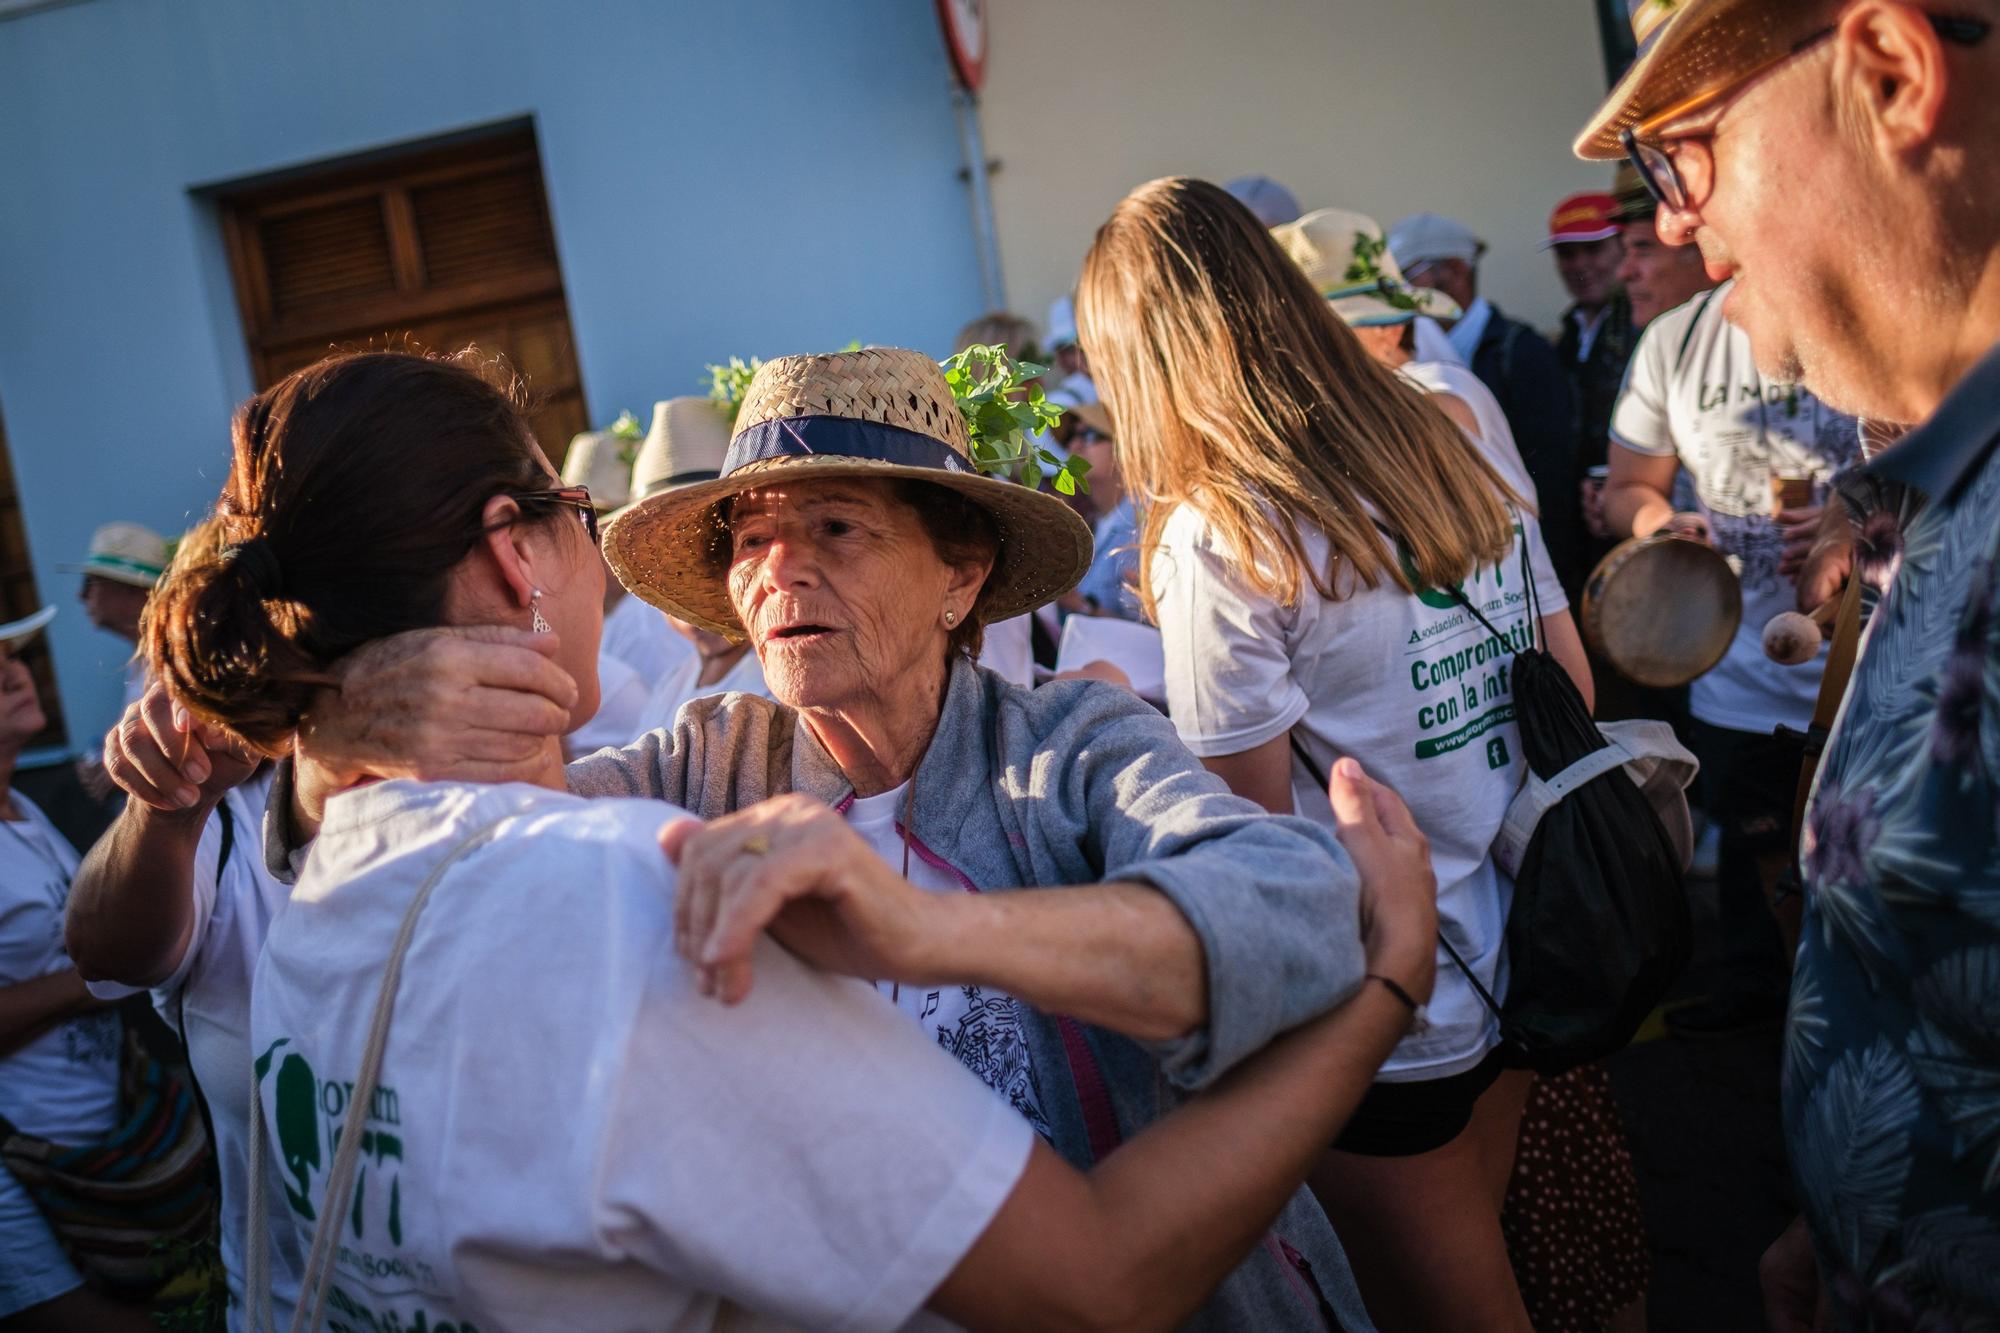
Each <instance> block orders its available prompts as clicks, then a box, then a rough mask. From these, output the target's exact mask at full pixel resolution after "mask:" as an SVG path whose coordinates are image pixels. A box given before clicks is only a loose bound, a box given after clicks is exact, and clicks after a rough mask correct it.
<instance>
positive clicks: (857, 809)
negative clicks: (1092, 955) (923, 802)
mask: <svg viewBox="0 0 2000 1333" xmlns="http://www.w3.org/2000/svg"><path fill="white" fill-rule="evenodd" d="M909 790H910V784H909V783H907V782H906V783H904V784H903V785H902V786H900V787H897V788H895V789H894V790H893V791H885V792H882V793H880V794H879V795H875V796H857V797H855V798H854V799H853V800H852V801H850V802H849V803H848V805H847V809H846V812H845V813H846V819H847V823H848V826H849V827H850V828H852V829H853V830H854V831H855V832H856V833H858V834H860V835H861V840H862V841H863V842H865V843H867V844H868V845H869V846H870V847H871V848H873V849H874V851H875V854H876V855H877V856H880V857H881V858H882V859H883V861H885V862H887V863H888V865H889V866H890V868H891V869H894V870H896V871H897V872H898V873H901V871H902V867H903V850H904V846H903V833H902V827H901V822H900V821H901V820H902V815H903V805H904V802H905V800H906V799H907V798H908V795H909ZM909 866H910V871H909V881H910V883H911V884H913V885H915V886H916V887H917V888H919V889H922V890H924V891H925V892H926V893H969V892H972V890H971V888H970V887H969V885H968V883H967V882H966V881H965V880H963V879H961V878H959V877H958V876H956V875H954V874H952V872H951V871H950V870H949V869H948V868H947V867H945V866H943V865H941V864H939V863H938V862H936V861H934V860H933V859H932V858H931V857H930V856H929V854H928V853H926V852H923V851H921V850H920V849H918V848H915V847H914V846H913V847H912V848H911V852H910V856H909ZM875 989H876V990H877V991H879V992H880V993H881V994H882V995H884V996H886V997H888V999H889V1000H890V1002H891V1003H893V1004H894V1005H895V1006H896V1008H897V1009H899V1010H901V1011H902V1013H903V1015H904V1016H905V1017H907V1018H909V1019H911V1020H913V1021H915V1022H916V1023H918V1024H920V1025H921V1026H922V1028H923V1031H924V1035H925V1036H926V1037H927V1038H928V1039H930V1040H931V1041H934V1042H936V1043H937V1045H938V1049H940V1050H942V1051H944V1052H946V1053H947V1054H949V1055H950V1056H951V1057H952V1058H953V1059H955V1060H957V1061H958V1062H959V1063H960V1064H962V1065H964V1066H965V1067H966V1068H967V1069H969V1070H971V1071H972V1072H973V1073H974V1074H976V1075H978V1076H979V1081H980V1082H982V1083H984V1084H985V1085H986V1086H987V1087H989V1088H991V1089H993V1091H995V1092H997V1093H999V1094H1000V1095H1001V1096H1002V1097H1004V1098H1005V1099H1006V1100H1007V1101H1008V1102H1009V1103H1010V1104H1011V1105H1012V1106H1013V1108H1014V1109H1015V1110H1016V1111H1019V1112H1020V1113H1021V1116H1022V1118H1023V1119H1025V1120H1026V1121H1027V1122H1028V1123H1029V1124H1030V1125H1032V1126H1034V1129H1035V1132H1036V1133H1037V1134H1040V1135H1041V1136H1042V1137H1043V1138H1045V1139H1046V1138H1048V1137H1049V1124H1048V1121H1047V1120H1045V1119H1043V1118H1042V1094H1041V1089H1040V1087H1039V1086H1037V1084H1036V1082H1035V1068H1034V1065H1033V1064H1032V1063H1031V1062H1030V1061H1029V1059H1028V1043H1027V1038H1026V1036H1025V1035H1024V1034H1023V1032H1022V1031H1021V1013H1020V1002H1019V1001H1017V1000H1016V999H1014V997H1013V996H1011V995H1007V994H1005V993H1003V992H1001V991H996V990H991V989H988V988H986V987H982V986H970V985H959V986H938V987H929V986H904V985H900V984H897V983H894V982H888V981H878V982H876V983H875Z"/></svg>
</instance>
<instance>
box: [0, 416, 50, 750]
mask: <svg viewBox="0 0 2000 1333" xmlns="http://www.w3.org/2000/svg"><path fill="white" fill-rule="evenodd" d="M41 609H42V595H41V593H40V591H39V590H37V589H36V587H35V566H34V562H33V561H31V560H30V559H29V558H28V529H27V524H26V523H25V522H24V521H23V519H22V514H21V493H20V491H19V490H18V489H16V487H15V485H14V463H13V459H12V458H11V457H9V455H8V453H7V428H6V424H5V423H4V422H0V621H9V620H20V619H23V618H25V617H27V616H31V615H33V614H35V612H37V611H39V610H41ZM16 649H17V652H16V655H17V656H19V657H20V659H21V660H22V661H24V662H26V663H27V664H28V670H30V671H31V672H33V673H34V676H35V688H36V691H37V692H38V693H39V694H40V696H41V700H42V714H43V716H44V717H46V718H47V719H48V725H47V726H46V727H44V728H42V734H41V735H39V736H37V737H35V738H34V739H33V740H31V741H29V742H28V746H27V748H29V749H31V750H32V749H36V748H39V747H41V746H44V745H62V744H64V743H65V740H64V737H65V733H64V729H63V718H62V700H61V699H60V698H59V697H58V696H57V694H56V676H55V664H54V662H53V661H52V660H51V659H50V656H49V636H48V635H46V634H37V635H36V636H35V637H34V638H33V639H31V640H29V641H28V642H27V643H25V644H18V645H16Z"/></svg>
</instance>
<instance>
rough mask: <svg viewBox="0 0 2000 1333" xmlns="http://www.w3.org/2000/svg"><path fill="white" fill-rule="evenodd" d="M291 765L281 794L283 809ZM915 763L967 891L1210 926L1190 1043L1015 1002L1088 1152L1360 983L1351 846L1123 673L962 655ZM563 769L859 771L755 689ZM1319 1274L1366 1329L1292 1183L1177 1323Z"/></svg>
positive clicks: (926, 826) (938, 843) (919, 820)
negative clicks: (1118, 895)
mask: <svg viewBox="0 0 2000 1333" xmlns="http://www.w3.org/2000/svg"><path fill="white" fill-rule="evenodd" d="M289 769H290V765H289V763H287V764H285V765H283V766H282V767H281V771H280V775H279V786H278V788H277V789H274V791H273V796H272V801H271V808H272V810H274V811H281V810H284V809H287V808H289V805H290V801H289V797H288V795H287V794H286V791H285V788H286V787H288V785H289V779H290V772H289ZM915 782H916V793H915V804H914V808H913V810H912V811H911V817H910V829H909V833H910V837H911V845H912V848H913V850H916V851H917V852H918V853H919V854H920V855H923V856H925V857H926V859H928V860H930V861H931V862H932V863H933V864H934V865H937V866H939V868H941V869H943V870H946V871H947V872H949V873H954V874H955V875H956V877H957V878H958V879H959V880H960V881H961V882H963V883H965V884H966V887H967V888H968V889H975V890H978V891H981V892H987V891H992V892H1003V891H1005V890H1008V889H1013V888H1018V887H1022V886H1053V885H1063V884H1093V883H1098V882H1101V881H1106V880H1132V881H1140V882H1143V883H1147V884H1150V885H1152V886H1153V887H1155V888H1157V889H1159V890H1160V891H1161V892H1162V893H1165V894H1166V895H1167V896H1168V897H1169V898H1170V899H1171V900H1172V901H1173V903H1174V905H1175V906H1176V907H1177V908H1178V909H1179V910H1180V911H1181V913H1182V915H1183V916H1185V917H1186V918H1187V920H1188V922H1189V924H1190V925H1191V926H1192V927H1193V928H1194V931H1195V933H1196V935H1197V936H1198V937H1199V938H1200V941H1201V946H1202V951H1203V954H1204V956H1205V958H1206V961H1207V967H1208V1005H1209V1021H1208V1024H1207V1026H1206V1027H1204V1028H1202V1029H1199V1030H1197V1031H1196V1032H1194V1033H1192V1034H1190V1035H1189V1036H1187V1037H1185V1038H1182V1039H1180V1040H1178V1041H1172V1042H1165V1043H1157V1044H1149V1045H1142V1044H1140V1043H1138V1042H1135V1041H1133V1040H1131V1039H1129V1038H1126V1037H1123V1036H1120V1035H1118V1034H1117V1033H1114V1032H1110V1031H1107V1030H1105V1029H1102V1028H1095V1027H1084V1026H1082V1025H1080V1024H1077V1023H1075V1022H1074V1021H1072V1020H1068V1019H1062V1018H1057V1017H1052V1016H1049V1015H1044V1014H1041V1013H1039V1012H1037V1011H1035V1010H1032V1009H1030V1008H1028V1007H1027V1006H1025V1005H1023V1006H1022V1007H1021V1011H1022V1018H1023V1024H1024V1031H1025V1033H1026V1036H1027V1039H1028V1042H1029V1054H1030V1059H1031V1060H1032V1061H1033V1066H1034V1068H1035V1070H1036V1071H1037V1075H1038V1077H1037V1083H1038V1085H1039V1088H1040V1093H1041V1109H1042V1113H1043V1115H1044V1116H1045V1117H1046V1119H1047V1120H1048V1123H1049V1126H1050V1129H1051V1131H1052V1133H1053V1136H1054V1138H1053V1146H1054V1147H1055V1149H1056V1150H1057V1151H1058V1152H1060V1153H1061V1154H1062V1155H1063V1156H1064V1157H1065V1158H1067V1159H1068V1160H1069V1161H1070V1162H1072V1163H1073V1164H1075V1165H1077V1166H1078V1167H1082V1168H1088V1167H1089V1166H1090V1165H1091V1163H1092V1162H1094V1161H1095V1160H1096V1159H1097V1158H1098V1157H1100V1156H1102V1155H1103V1154H1104V1153H1105V1152H1108V1151H1110V1150H1111V1149H1112V1148H1114V1147H1116V1145H1117V1144H1118V1143H1119V1142H1120V1141H1122V1140H1123V1139H1125V1138H1129V1137H1130V1136H1131V1135H1133V1134H1135V1133H1137V1132H1139V1131H1140V1130H1141V1129H1143V1128H1144V1127H1145V1126H1147V1125H1148V1124H1151V1123H1152V1122H1153V1121H1155V1120H1157V1119H1158V1118H1159V1117H1160V1116H1162V1115H1164V1114H1165V1113H1166V1112H1167V1111H1168V1110H1170V1109H1171V1108H1172V1107H1173V1105H1174V1104H1175V1103H1176V1102H1177V1101H1179V1100H1180V1099H1182V1098H1183V1097H1184V1096H1185V1095H1186V1094H1187V1093H1188V1092H1189V1091H1192V1090H1195V1089H1198V1088H1201V1087H1203V1086H1205V1085H1206V1084H1208V1083H1210V1082H1212V1081H1214V1080H1215V1079H1217V1078H1219V1077H1220V1076H1221V1075H1222V1074H1224V1073H1226V1072H1227V1071H1228V1070H1229V1069H1230V1068H1231V1067H1232V1066H1234V1065H1235V1064H1236V1063H1238V1062H1239V1061H1241V1060H1242V1059H1244V1058H1245V1057H1246V1056H1248V1055H1251V1054H1252V1053H1254V1052H1255V1051H1257V1050H1258V1049H1259V1048H1261V1047H1262V1046H1264V1045H1265V1044H1266V1043H1267V1042H1269V1041H1270V1040H1271V1039H1272V1038H1273V1037H1274V1036H1276V1035H1277V1034H1279V1033H1280V1032H1283V1031H1285V1030H1286V1029H1288V1028H1291V1027H1294V1026H1297V1025H1298V1024H1300V1023H1302V1022H1304V1021H1306V1020H1307V1019H1309V1018H1313V1017H1315V1016H1317V1015H1319V1014H1322V1013H1324V1012H1326V1011H1327V1010H1328V1009H1330V1008H1332V1007H1333V1006H1334V1005H1335V1004H1337V1003H1339V1002H1340V1001H1341V1000H1343V999H1345V998H1346V997H1347V996H1348V995H1349V994H1351V993H1352V992H1353V991H1354V990H1355V989H1356V988H1357V987H1359V986H1360V984H1361V976H1362V972H1363V960H1362V950H1361V942H1360V930H1359V915H1358V906H1357V887H1358V885H1357V880H1356V877H1355V873H1354V868H1353V865H1352V863H1351V862H1350V861H1349V860H1348V859H1347V856H1346V854H1345V853H1344V852H1343V851H1342V850H1341V848H1340V846H1339V844H1338V843H1337V842H1336V841H1335V840H1334V839H1333V838H1332V837H1331V836H1330V835H1329V834H1327V833H1326V832H1325V831H1324V830H1323V829H1322V828H1320V827H1319V826H1318V825H1316V824H1313V823H1311V822H1309V821H1307V820H1303V819H1297V818H1291V817H1278V816H1273V815H1270V814H1267V813H1265V812H1264V811H1263V810H1262V809H1261V808H1259V807H1258V806H1256V805H1255V804H1253V803H1251V802H1249V801H1246V800H1244V799H1242V798H1241V797H1238V796H1235V795H1233V794H1231V793H1230V791H1229V790H1228V788H1227V787H1226V786H1224V784H1223V783H1222V781H1221V780H1220V779H1219V778H1217V777H1215V776H1214V775H1213V774H1210V773H1209V772H1208V771H1207V770H1206V769H1204V768H1203V767H1202V766H1201V763H1200V761H1199V760H1197V759H1196V758H1195V757H1194V756H1193V755H1192V754H1190V753H1189V752H1188V750H1187V748H1186V747H1185V746H1184V745H1182V744H1181V741H1180V738H1179V737H1178V736H1177V735H1176V734H1175V732H1174V729H1173V727H1172V725H1171V724H1170V723H1168V721H1167V720H1166V719H1165V718H1164V717H1162V716H1161V715H1160V714H1159V713H1158V712H1156V711H1155V710H1154V709H1152V708H1151V707H1150V706H1148V705H1147V704H1145V703H1144V702H1142V701H1141V700H1140V699H1139V698H1138V697H1137V696H1136V695H1133V694H1131V693H1130V692H1128V691H1126V690H1122V689H1119V688H1118V687H1116V686H1113V685H1108V684H1104V683H1102V682H1097V681H1063V682H1055V683H1051V684H1048V685H1044V686H1042V687H1041V688H1039V689H1035V690H1026V689H1022V688H1020V687H1019V686H1015V685H1012V684H1009V683H1008V682H1007V681H1005V680H1003V679H1001V678H1000V677H999V676H996V675H994V674H993V673H992V672H990V671H984V670H981V669H980V668H978V667H975V666H973V665H972V664H971V663H969V662H964V661H961V662H958V663H956V664H955V665H954V666H953V668H952V673H951V681H950V684H949V686H948V688H947V691H946V696H945V703H944V711H943V713H942V715H941V716H940V718H939V720H938V727H937V731H936V733H935V734H934V735H933V736H932V739H931V744H930V748H929V750H928V751H927V752H926V753H925V755H924V758H923V761H922V762H921V763H920V764H919V765H918V767H917V772H916V778H915ZM569 785H570V789H571V790H572V791H575V792H577V793H578V794H579V795H583V796H640V797H651V798H653V799H655V800H663V801H668V802H671V803H673V804H675V805H678V806H681V807H683V808H685V809H688V810H691V811H693V812H694V813H695V814H697V815H699V816H701V817H702V818H704V819H714V818H717V817H719V816H721V815H725V814H728V813H730V812H732V811H735V810H740V809H743V808H744V807H746V806H750V805H754V804H756V803H757V802H758V801H761V800H764V799H765V798H767V797H770V796H775V795H779V794H782V793H785V792H791V791H798V792H804V793H807V794H809V795H812V796H815V797H818V798H819V799H821V800H823V801H825V802H826V803H827V804H829V805H834V806H839V805H842V804H843V803H845V802H846V801H847V800H848V798H850V797H851V796H852V795H853V790H854V789H853V786H852V784H850V783H849V782H848V781H847V779H846V777H845V776H844V775H843V774H842V773H841V771H840V768H839V767H838V765H836V764H835V763H834V762H833V759H832V758H831V757H830V756H829V755H828V754H827V753H826V751H825V750H824V749H823V748H822V747H821V746H820V745H819V743H818V741H817V740H816V739H814V737H813V735H812V732H811V731H810V729H808V728H807V727H805V726H803V725H801V724H800V722H799V720H798V717H797V714H795V713H794V712H792V710H791V709H789V708H786V707H784V706H783V705H781V704H777V703H774V702H772V701H771V700H769V699H764V698H760V697H757V696H753V695H744V694H730V695H723V696H719V697H710V698H703V699H696V700H694V701H692V702H690V703H689V704H687V705H686V706H685V707H684V708H683V709H682V710H681V714H680V717H679V719H678V720H677V721H676V723H675V726H674V729H673V731H672V733H671V734H669V733H667V732H664V731H656V732H653V733H651V734H650V735H648V736H645V737H644V738H642V739H641V740H639V741H638V742H636V743H635V744H633V745H630V746H628V747H626V748H625V749H623V750H600V751H598V752H597V753H596V754H594V755H590V756H587V757H586V758H583V759H579V760H577V761H576V762H575V763H572V764H571V765H570V766H569ZM288 824H289V821H288V820H283V819H273V820H271V821H270V822H269V823H268V824H267V844H268V845H267V849H266V850H267V855H268V856H269V859H270V860H271V862H272V864H273V866H274V868H283V869H285V870H289V869H290V866H289V864H287V863H288V862H289V861H290V860H291V855H289V854H288V853H293V852H295V850H296V849H290V848H287V847H285V845H284V843H285V838H284V836H283V833H284V831H285V826H286V825H288ZM286 878H290V876H289V874H287V875H286ZM1315 1284H1316V1285H1317V1287H1318V1289H1319V1291H1320V1292H1321V1293H1323V1294H1324V1296H1325V1300H1326V1303H1327V1305H1328V1307H1330V1312H1331V1313H1332V1315H1333V1316H1334V1318H1335V1319H1336V1320H1337V1321H1338V1323H1337V1326H1338V1327H1340V1328H1343V1329H1366V1328H1371V1327H1372V1324H1371V1323H1370V1321H1369V1319H1368V1316H1367V1314H1366V1312H1365V1310H1364V1309H1363V1306H1362V1303H1361V1297H1360V1294H1359V1292H1358V1291H1356V1289H1355V1286H1354V1279H1353V1275H1352V1273H1351V1272H1350V1270H1349V1268H1348V1265H1347V1259H1346V1255H1345V1254H1344V1253H1343V1252H1342V1250H1341V1248H1340V1242H1339V1241H1338V1240H1337V1239H1336V1238H1335V1236H1334V1234H1333V1229H1332V1227H1331V1226H1330V1225H1329V1224H1328V1223H1327V1220H1326V1217H1325V1215H1324V1214H1323V1213H1322V1212H1321V1211H1320V1208H1319V1206H1318V1204H1317V1203H1315V1202H1314V1200H1313V1198H1312V1196H1311V1194H1310V1193H1309V1192H1308V1191H1306V1190H1304V1189H1301V1190H1299V1192H1298V1193H1297V1194H1296V1195H1295V1196H1293V1198H1292V1200H1291V1202H1290V1203H1289V1204H1287V1205H1286V1207H1285V1210H1284V1212H1283V1214H1282V1215H1280V1217H1279V1218H1278V1221H1277V1223H1276V1225H1275V1226H1274V1227H1273V1229H1272V1232H1271V1234H1270V1235H1269V1236H1268V1237H1267V1238H1266V1240H1265V1243H1264V1244H1263V1245H1262V1246H1260V1247H1259V1248H1258V1249H1256V1250H1254V1251H1253V1252H1252V1253H1251V1255H1250V1257H1249V1258H1248V1259H1246V1260H1245V1261H1244V1262H1243V1264H1242V1265H1241V1266H1239V1267H1238V1268H1237V1270H1236V1271H1235V1272H1234V1273H1232V1274H1231V1275H1230V1276H1229V1278H1228V1279H1227V1280H1226V1281H1225V1282H1224V1283H1223V1285H1222V1286H1221V1287H1220V1288H1219V1289H1218V1290H1217V1292H1216V1293H1215V1295H1214V1296H1213V1297H1211V1298H1210V1300H1209V1301H1208V1303H1207V1304H1206V1305H1205V1306H1203V1307H1202V1309H1201V1311H1200V1312H1199V1313H1198V1314H1197V1315H1196V1316H1195V1318H1194V1319H1192V1320H1191V1321H1190V1322H1189V1323H1188V1324H1187V1325H1186V1327H1188V1328H1191V1329H1202V1330H1217V1331H1218V1333H1220V1331H1221V1330H1235V1329H1249V1328H1255V1329H1319V1328H1323V1327H1325V1326H1326V1325H1325V1323H1323V1321H1322V1315H1321V1311H1320V1306H1319V1302H1318V1301H1317V1300H1316V1299H1315V1296H1314V1293H1313V1290H1312V1288H1313V1286H1314V1285H1315Z"/></svg>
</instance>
